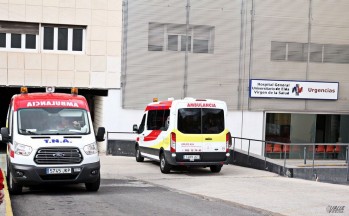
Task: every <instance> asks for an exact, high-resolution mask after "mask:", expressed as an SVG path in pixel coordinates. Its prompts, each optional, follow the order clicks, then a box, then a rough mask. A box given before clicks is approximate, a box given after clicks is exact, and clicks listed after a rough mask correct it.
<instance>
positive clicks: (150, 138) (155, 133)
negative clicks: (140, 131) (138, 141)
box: [144, 130, 161, 141]
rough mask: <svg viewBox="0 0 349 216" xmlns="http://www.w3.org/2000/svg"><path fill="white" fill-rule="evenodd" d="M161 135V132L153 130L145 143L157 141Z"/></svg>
mask: <svg viewBox="0 0 349 216" xmlns="http://www.w3.org/2000/svg"><path fill="white" fill-rule="evenodd" d="M160 133H161V130H153V131H152V132H150V134H148V135H147V136H146V137H144V141H153V140H156V138H158V136H159V135H160Z"/></svg>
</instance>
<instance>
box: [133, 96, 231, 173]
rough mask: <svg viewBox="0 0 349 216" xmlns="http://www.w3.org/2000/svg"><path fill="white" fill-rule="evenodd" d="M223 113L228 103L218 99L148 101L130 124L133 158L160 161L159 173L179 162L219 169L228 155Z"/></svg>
mask: <svg viewBox="0 0 349 216" xmlns="http://www.w3.org/2000/svg"><path fill="white" fill-rule="evenodd" d="M226 114H227V105H226V103H225V102H224V101H219V100H209V99H207V100H198V99H194V98H185V99H182V100H173V99H169V100H167V101H162V102H153V103H150V104H148V106H147V107H146V109H145V113H144V115H143V118H142V122H141V124H140V125H139V127H138V126H137V125H134V126H133V130H134V131H135V132H136V133H137V134H138V136H137V139H136V160H137V161H138V162H142V161H143V160H144V158H148V159H151V160H155V161H160V170H161V172H162V173H169V172H170V170H171V168H172V167H173V166H181V165H182V166H203V167H206V166H208V167H210V169H211V171H212V172H220V170H221V168H222V166H223V164H226V163H227V161H228V159H229V156H230V153H229V148H230V146H231V135H230V132H229V131H228V130H227V129H226V122H225V119H226Z"/></svg>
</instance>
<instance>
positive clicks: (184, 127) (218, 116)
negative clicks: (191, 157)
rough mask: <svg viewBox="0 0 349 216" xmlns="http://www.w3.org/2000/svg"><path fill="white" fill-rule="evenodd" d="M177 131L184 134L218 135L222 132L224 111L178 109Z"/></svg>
mask: <svg viewBox="0 0 349 216" xmlns="http://www.w3.org/2000/svg"><path fill="white" fill-rule="evenodd" d="M178 130H179V131H180V132H182V133H185V134H219V133H221V132H223V130H224V111H223V110H222V109H201V108H184V109H179V110H178Z"/></svg>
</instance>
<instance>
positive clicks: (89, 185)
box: [85, 174, 101, 191]
mask: <svg viewBox="0 0 349 216" xmlns="http://www.w3.org/2000/svg"><path fill="white" fill-rule="evenodd" d="M100 184H101V175H100V174H98V179H97V180H96V181H95V182H92V183H85V187H86V190H87V191H98V189H99V185H100Z"/></svg>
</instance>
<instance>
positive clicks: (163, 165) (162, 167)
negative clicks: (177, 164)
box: [160, 153, 171, 174]
mask: <svg viewBox="0 0 349 216" xmlns="http://www.w3.org/2000/svg"><path fill="white" fill-rule="evenodd" d="M160 170H161V172H162V173H165V174H167V173H170V171H171V165H170V164H169V163H168V162H167V161H166V158H165V155H164V153H161V155H160Z"/></svg>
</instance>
